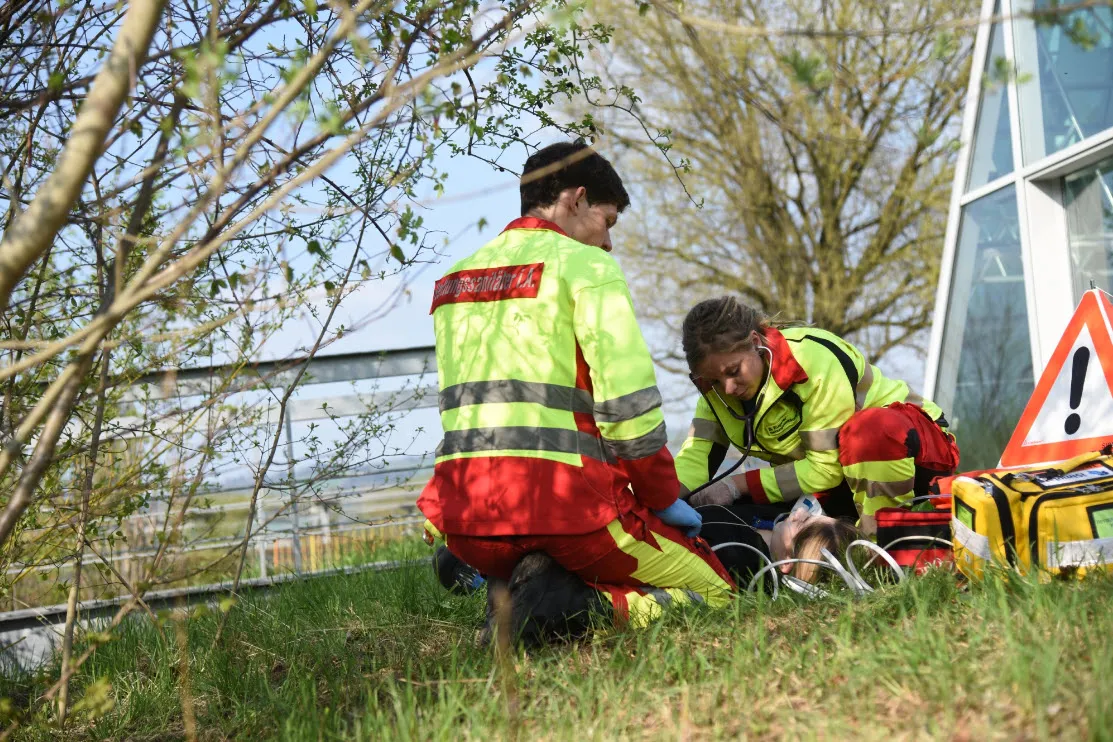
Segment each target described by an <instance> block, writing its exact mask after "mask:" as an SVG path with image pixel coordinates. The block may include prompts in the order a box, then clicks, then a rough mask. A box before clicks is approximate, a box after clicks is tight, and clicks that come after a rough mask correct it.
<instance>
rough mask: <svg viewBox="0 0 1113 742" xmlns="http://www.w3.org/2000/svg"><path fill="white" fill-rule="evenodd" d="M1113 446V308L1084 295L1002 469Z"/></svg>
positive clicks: (1102, 298) (1099, 297)
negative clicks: (1108, 444) (1109, 444)
mask: <svg viewBox="0 0 1113 742" xmlns="http://www.w3.org/2000/svg"><path fill="white" fill-rule="evenodd" d="M1111 442H1113V303H1110V301H1109V296H1108V295H1106V294H1104V293H1102V292H1101V291H1098V290H1097V289H1091V290H1090V291H1087V292H1086V293H1085V294H1083V295H1082V301H1081V302H1080V303H1079V305H1078V308H1077V309H1075V310H1074V316H1072V317H1071V319H1070V322H1069V323H1068V324H1067V329H1066V330H1064V331H1063V336H1062V338H1061V339H1060V340H1059V344H1058V345H1057V346H1055V352H1054V353H1052V354H1051V360H1050V361H1048V363H1047V368H1045V369H1044V370H1043V373H1042V374H1041V375H1040V380H1039V383H1038V384H1036V388H1035V390H1034V391H1033V392H1032V396H1031V397H1030V398H1029V399H1028V405H1027V407H1025V408H1024V413H1023V414H1022V415H1021V416H1020V421H1019V422H1018V423H1017V424H1016V429H1015V430H1014V431H1013V434H1012V438H1010V439H1009V443H1008V445H1007V446H1005V450H1004V452H1003V453H1002V454H1001V466H1002V467H1016V466H1029V465H1034V464H1046V463H1052V462H1056V461H1063V460H1065V459H1069V458H1071V457H1073V456H1077V455H1078V454H1081V453H1086V452H1087V451H1097V450H1099V449H1100V448H1101V447H1102V446H1104V445H1105V444H1106V443H1111Z"/></svg>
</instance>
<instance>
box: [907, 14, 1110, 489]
mask: <svg viewBox="0 0 1113 742" xmlns="http://www.w3.org/2000/svg"><path fill="white" fill-rule="evenodd" d="M1058 7H1059V6H1058V5H1056V4H1054V3H1053V2H1050V1H1049V0H986V2H985V3H984V4H983V7H982V15H983V17H984V18H985V19H987V22H986V23H984V24H982V26H981V27H980V28H979V31H978V39H977V42H976V44H975V59H974V60H973V65H974V67H973V69H975V70H980V71H981V74H975V75H972V76H971V83H970V89H969V92H968V95H967V105H966V112H965V116H964V120H963V130H962V143H963V147H962V151H961V154H960V156H959V163H958V165H957V168H956V172H955V181H954V182H955V187H954V192H953V194H952V200H951V209H950V215H949V221H948V228H947V237H946V244H945V247H944V255H943V265H942V268H941V274H940V285H939V293H938V301H937V304H936V314H935V322H934V325H933V328H932V338H931V345H930V353H929V357H928V365H927V370H926V371H927V372H926V391H927V393H928V394H929V395H930V396H932V397H933V398H934V399H935V400H936V401H938V402H939V404H940V405H941V406H942V407H943V408H944V410H945V411H946V413H947V415H948V417H949V419H950V420H951V422H952V430H953V431H954V432H955V434H956V435H957V436H958V438H959V445H960V447H961V449H962V464H961V467H962V469H964V470H970V469H979V468H986V467H991V466H995V465H996V463H997V460H998V458H999V457H1000V454H1001V450H1002V449H1003V448H1004V447H1005V444H1006V443H1007V442H1008V439H1009V437H1010V435H1011V433H1012V430H1013V428H1014V427H1015V425H1016V422H1017V419H1018V418H1019V417H1020V413H1021V412H1022V411H1023V409H1024V406H1025V404H1026V402H1027V400H1028V396H1029V395H1030V394H1031V392H1032V389H1033V387H1034V383H1035V379H1036V378H1038V376H1039V373H1040V371H1041V370H1042V369H1043V367H1044V365H1045V364H1046V362H1047V360H1048V358H1049V357H1050V355H1051V353H1052V351H1053V350H1054V349H1055V345H1056V343H1057V342H1058V339H1059V336H1060V335H1061V333H1062V331H1063V329H1064V328H1065V327H1066V324H1067V322H1068V320H1069V319H1070V316H1071V314H1072V312H1073V311H1074V307H1075V305H1076V304H1077V302H1078V300H1079V299H1080V298H1081V295H1082V292H1084V291H1086V290H1087V289H1089V288H1090V287H1091V286H1097V287H1099V288H1102V289H1105V290H1106V291H1113V9H1111V8H1109V7H1092V8H1080V9H1077V10H1074V11H1073V12H1070V13H1063V12H1061V11H1058V10H1057V8H1058ZM1040 11H1051V14H1050V15H1046V14H1045V15H1042V16H1041V15H1040ZM1032 14H1035V18H1036V20H1033V15H1032ZM1048 17H1051V18H1054V19H1058V20H1056V21H1055V22H1050V23H1049V22H1047V18H1048ZM990 18H1006V19H1008V20H1004V21H1002V22H1000V23H990V22H989V19H990ZM1037 21H1038V22H1037Z"/></svg>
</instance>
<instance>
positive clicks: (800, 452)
mask: <svg viewBox="0 0 1113 742" xmlns="http://www.w3.org/2000/svg"><path fill="white" fill-rule="evenodd" d="M763 335H764V343H765V345H766V346H767V347H768V348H769V350H770V352H771V353H772V369H771V372H770V374H769V379H768V381H767V382H766V385H765V387H764V389H763V391H762V392H760V393H759V395H758V397H756V398H755V399H754V400H753V404H754V406H755V407H756V411H755V414H754V418H753V419H754V438H755V441H754V443H753V446H752V448H751V450H750V453H751V455H752V456H755V457H757V458H760V459H764V460H766V461H768V462H770V463H771V464H773V466H772V467H767V468H763V469H754V470H751V471H748V472H746V483H747V485H748V486H749V490H750V495H751V497H752V498H753V499H754V501H755V502H781V501H786V500H795V499H797V498H798V497H801V496H803V495H805V494H813V493H816V492H823V491H825V490H829V489H831V488H832V487H836V486H838V485H839V483H841V482H842V481H843V470H842V466H841V465H840V464H839V447H838V433H839V428H841V427H842V425H843V424H844V423H845V422H846V421H847V420H849V419H850V416H851V415H853V414H854V412H855V411H857V410H861V409H865V408H870V407H885V406H886V405H889V404H891V403H893V402H907V403H909V404H914V405H917V406H919V407H921V408H922V409H923V410H924V412H926V413H927V414H928V416H929V417H931V419H932V420H935V421H938V420H939V419H940V418H941V417H942V416H943V411H942V410H941V409H940V408H939V407H938V406H937V405H936V404H934V403H933V402H930V401H928V400H926V399H924V398H923V397H921V396H920V395H918V394H915V393H913V392H912V391H911V390H910V389H909V388H908V384H907V383H906V382H904V381H900V380H898V379H889V378H886V377H885V376H884V375H883V374H882V373H881V371H879V370H878V369H877V367H876V366H873V365H871V364H869V363H867V362H866V359H865V357H864V356H863V355H862V353H861V352H860V351H859V350H858V349H857V348H855V347H854V346H853V345H851V344H850V343H848V342H846V341H845V340H843V339H842V338H840V337H839V336H838V335H835V334H833V333H830V332H827V331H826V330H819V329H816V328H812V327H794V328H788V329H784V330H776V329H773V328H770V329H768V330H765V331H764V332H763ZM728 404H729V405H730V406H731V408H732V409H733V410H734V411H735V412H736V413H737V414H738V415H744V414H745V412H746V410H745V409H744V407H743V405H742V404H741V403H739V401H738V400H737V399H735V398H733V397H723V396H720V395H718V394H716V393H715V392H714V391H711V392H710V393H708V394H706V395H704V396H702V397H700V400H699V402H698V403H697V405H696V414H695V419H693V420H692V427H691V429H690V430H689V433H688V439H687V440H686V441H685V442H684V445H683V446H682V447H681V449H680V452H679V453H678V454H677V456H676V469H677V474H679V476H680V482H681V485H682V487H683V489H682V491H683V492H688V491H691V490H694V489H695V488H696V487H698V486H700V485H701V484H705V483H706V482H707V481H708V480H709V479H710V478H711V477H713V476H714V475H715V470H717V469H718V467H719V465H720V464H721V463H722V461H723V458H724V456H725V454H726V451H727V447H728V446H730V445H733V446H734V447H735V448H738V449H739V450H745V448H746V444H747V442H748V441H747V438H746V424H745V423H744V422H743V421H741V420H738V419H736V418H735V417H734V415H732V414H731V413H730V410H729V409H728V408H727V405H728Z"/></svg>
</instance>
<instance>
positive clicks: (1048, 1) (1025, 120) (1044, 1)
mask: <svg viewBox="0 0 1113 742" xmlns="http://www.w3.org/2000/svg"><path fill="white" fill-rule="evenodd" d="M1033 2H1034V5H1033ZM1057 5H1058V3H1056V2H1055V1H1054V0H1020V2H1017V3H1015V6H1016V7H1014V12H1015V13H1023V12H1026V11H1031V10H1033V9H1035V10H1047V9H1049V8H1053V7H1056V6H1057ZM1059 15H1061V16H1062V17H1063V20H1062V22H1061V23H1056V24H1043V25H1037V24H1035V23H1033V22H1032V20H1031V19H1030V18H1024V19H1022V20H1018V21H1017V22H1016V67H1017V72H1018V73H1019V78H1018V80H1019V81H1018V84H1017V94H1018V95H1019V97H1020V112H1021V116H1020V133H1021V139H1022V141H1023V149H1024V159H1025V161H1026V162H1029V163H1031V162H1034V161H1036V160H1038V159H1040V158H1041V157H1044V156H1046V155H1049V154H1052V153H1054V152H1058V151H1059V150H1061V149H1064V148H1066V147H1069V146H1070V145H1072V144H1074V143H1075V142H1079V141H1081V140H1082V139H1084V138H1086V137H1089V136H1093V135H1094V134H1097V133H1099V132H1101V131H1102V130H1104V129H1107V128H1109V127H1110V126H1113V8H1109V7H1092V8H1083V9H1080V10H1076V11H1074V12H1072V13H1069V14H1062V13H1060V14H1059ZM1056 17H1058V16H1056Z"/></svg>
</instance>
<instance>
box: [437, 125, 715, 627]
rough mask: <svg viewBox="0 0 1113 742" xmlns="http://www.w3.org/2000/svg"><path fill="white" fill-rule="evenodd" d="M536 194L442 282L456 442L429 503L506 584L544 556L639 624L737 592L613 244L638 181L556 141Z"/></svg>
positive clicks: (531, 191)
mask: <svg viewBox="0 0 1113 742" xmlns="http://www.w3.org/2000/svg"><path fill="white" fill-rule="evenodd" d="M521 194H522V214H523V216H522V218H520V219H516V220H514V221H513V222H511V223H510V224H509V225H508V226H507V227H506V229H505V230H504V231H503V232H502V234H500V235H499V236H498V237H496V238H495V239H494V240H492V241H491V242H489V243H488V244H487V245H485V246H484V247H482V248H481V249H480V250H479V251H478V252H476V253H475V254H473V255H471V256H470V257H468V258H465V259H464V260H462V261H460V262H459V263H457V264H456V265H455V266H453V267H452V269H451V270H450V271H449V272H448V274H446V275H445V276H444V277H443V278H441V279H440V280H438V281H437V283H436V286H435V288H434V294H433V306H432V314H433V324H434V328H435V333H436V347H437V372H438V376H439V384H440V396H439V402H440V414H441V424H442V427H443V428H444V439H443V441H442V442H441V444H440V446H439V447H438V449H437V454H436V462H435V466H434V472H433V477H432V479H431V481H430V482H429V484H428V485H427V486H426V488H425V490H424V491H423V492H422V494H421V497H420V498H419V499H418V507H419V508H420V509H421V511H422V513H424V514H425V516H426V517H427V518H428V519H429V521H431V522H432V524H433V525H434V526H435V527H436V529H438V530H439V531H440V532H441V533H442V534H443V535H444V536H445V537H446V544H447V546H448V548H449V550H450V551H452V552H453V553H454V554H455V555H456V556H457V557H459V558H460V559H462V560H464V561H465V562H467V563H468V564H470V565H472V566H473V567H475V568H476V569H478V570H479V571H480V572H482V573H484V574H486V575H489V576H492V577H495V578H498V579H509V577H510V572H511V571H512V569H513V568H514V566H515V564H516V563H517V562H518V560H519V559H521V557H522V556H524V555H525V554H526V553H528V552H531V551H543V552H545V553H547V554H549V555H550V556H551V557H553V558H554V559H555V560H556V561H557V562H559V563H560V564H561V565H562V566H563V567H565V568H566V569H568V570H569V571H571V572H574V573H576V574H577V575H579V576H580V577H581V578H583V579H584V580H585V581H587V582H588V583H590V584H593V585H595V586H596V587H598V588H599V589H600V591H601V592H602V593H603V595H604V596H605V597H606V598H607V599H608V600H610V601H611V603H612V604H613V605H614V607H615V609H616V612H617V613H618V614H619V615H621V616H624V617H628V618H633V619H635V621H636V622H637V621H639V620H647V619H648V618H652V617H653V616H654V615H656V614H657V613H658V612H659V610H660V604H661V603H663V602H668V601H670V600H673V599H676V600H680V601H684V600H689V599H691V598H692V597H695V596H698V599H702V600H706V601H707V602H708V603H709V604H722V603H724V602H725V601H726V600H727V599H728V594H729V591H730V589H731V587H732V584H731V581H730V578H729V576H728V575H727V573H726V571H725V570H724V569H723V567H722V565H721V564H720V563H719V560H718V559H717V558H716V557H715V556H714V554H713V553H711V552H710V550H709V549H708V548H707V546H706V544H705V543H703V542H702V541H700V540H697V539H695V538H691V537H689V535H686V532H685V531H687V532H688V533H690V534H692V535H694V534H695V532H697V531H698V526H699V521H698V515H696V514H695V513H694V511H691V508H689V507H688V506H687V504H686V503H684V502H683V501H680V500H678V495H679V493H680V483H679V481H678V480H677V476H676V471H675V467H674V462H673V459H672V456H671V454H670V453H669V451H668V450H667V449H666V448H665V441H666V435H665V423H664V417H663V415H662V412H661V409H660V408H661V395H660V393H659V392H658V390H657V385H656V378H655V375H654V369H653V364H652V361H651V359H650V356H649V351H648V348H647V347H646V344H645V341H644V339H643V337H642V334H641V331H640V330H639V328H638V325H637V322H636V321H635V318H634V309H633V305H632V303H631V299H630V293H629V289H628V287H627V285H626V281H625V279H624V277H623V275H622V272H621V270H620V269H619V267H618V264H617V263H616V262H615V260H614V258H612V257H611V256H610V255H609V254H608V253H609V252H610V247H611V243H610V235H609V230H610V228H611V227H612V226H613V225H614V223H615V221H616V220H617V218H618V214H619V212H620V211H621V210H622V209H624V208H625V207H626V206H627V205H628V203H629V197H628V196H627V194H626V191H625V189H624V188H623V186H622V181H621V179H620V178H619V177H618V175H617V173H615V171H614V169H613V168H612V167H611V165H610V163H609V162H607V160H605V159H604V158H603V157H602V156H600V155H599V154H597V153H595V152H594V151H592V150H591V149H590V148H588V147H587V145H585V144H580V143H577V144H556V145H552V146H550V147H547V148H545V149H542V150H540V151H538V152H537V153H535V154H534V155H533V156H531V157H530V158H529V160H528V161H527V162H526V166H525V169H524V173H523V176H522V185H521ZM600 248H602V249H600ZM658 513H660V515H658ZM662 518H664V519H665V520H662ZM669 522H672V523H673V525H670V524H669ZM677 526H679V528H678V527H677ZM631 614H636V615H631Z"/></svg>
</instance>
